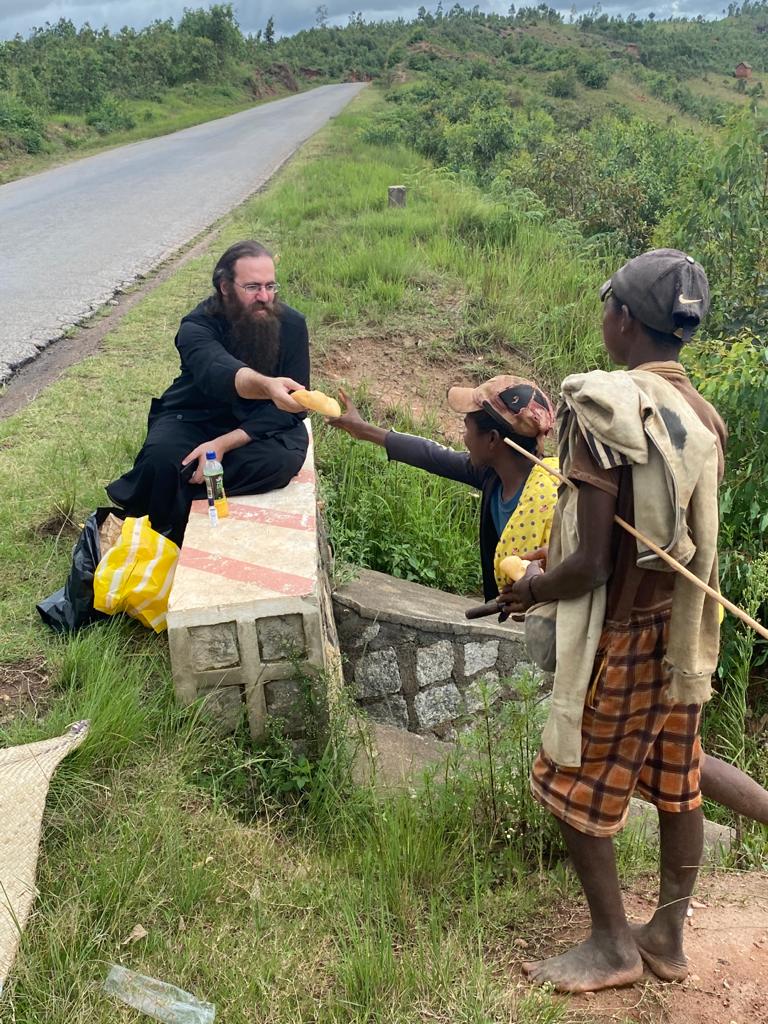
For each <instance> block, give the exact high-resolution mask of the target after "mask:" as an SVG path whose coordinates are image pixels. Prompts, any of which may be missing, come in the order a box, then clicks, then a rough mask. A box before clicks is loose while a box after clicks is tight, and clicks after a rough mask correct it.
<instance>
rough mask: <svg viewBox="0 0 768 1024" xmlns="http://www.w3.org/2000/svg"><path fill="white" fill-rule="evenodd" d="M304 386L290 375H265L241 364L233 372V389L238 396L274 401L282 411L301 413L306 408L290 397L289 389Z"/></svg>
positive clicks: (292, 389)
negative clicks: (234, 372) (235, 371)
mask: <svg viewBox="0 0 768 1024" xmlns="http://www.w3.org/2000/svg"><path fill="white" fill-rule="evenodd" d="M304 387H306V384H302V383H301V382H299V381H295V380H293V379H292V378H291V377H265V376H264V374H263V373H257V372H256V370H251V369H250V368H249V367H247V366H241V367H240V369H239V370H238V371H237V373H236V374H235V391H237V393H238V395H239V396H240V398H257V399H258V398H261V399H267V400H268V401H270V402H274V403H275V405H276V406H277V408H278V409H282V410H283V411H284V412H296V413H299V412H301V413H303V412H306V409H304V408H303V406H301V405H299V403H298V402H296V401H294V399H293V398H291V391H300V390H301V389H302V388H304Z"/></svg>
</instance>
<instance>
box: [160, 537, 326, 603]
mask: <svg viewBox="0 0 768 1024" xmlns="http://www.w3.org/2000/svg"><path fill="white" fill-rule="evenodd" d="M179 565H180V566H184V567H186V568H187V569H197V570H198V572H207V573H210V574H211V575H212V576H221V577H222V578H223V579H227V580H236V581H237V582H238V583H256V584H257V585H258V586H260V587H263V588H264V589H265V590H272V591H274V592H275V593H278V594H285V595H286V596H288V597H301V596H303V595H304V594H308V593H310V591H311V590H312V580H310V579H307V577H306V576H296V575H294V574H293V573H290V572H283V571H282V570H281V569H268V568H267V567H266V566H264V565H253V564H252V563H251V562H241V561H240V560H239V559H237V558H227V557H226V556H224V555H212V554H210V553H209V552H207V551H199V550H198V549H197V548H191V547H189V546H188V545H187V544H185V545H184V546H183V547H182V549H181V555H180V556H179Z"/></svg>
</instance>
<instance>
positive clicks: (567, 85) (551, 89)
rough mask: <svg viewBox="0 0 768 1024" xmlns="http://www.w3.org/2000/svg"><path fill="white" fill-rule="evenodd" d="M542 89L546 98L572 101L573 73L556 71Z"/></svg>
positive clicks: (574, 91)
mask: <svg viewBox="0 0 768 1024" xmlns="http://www.w3.org/2000/svg"><path fill="white" fill-rule="evenodd" d="M544 88H545V91H546V93H547V95H548V96H554V97H555V98H556V99H559V100H563V99H572V98H573V97H574V96H575V95H576V75H575V74H574V73H573V71H558V72H556V73H555V74H554V75H552V76H551V78H549V79H548V80H547V84H546V86H545V87H544Z"/></svg>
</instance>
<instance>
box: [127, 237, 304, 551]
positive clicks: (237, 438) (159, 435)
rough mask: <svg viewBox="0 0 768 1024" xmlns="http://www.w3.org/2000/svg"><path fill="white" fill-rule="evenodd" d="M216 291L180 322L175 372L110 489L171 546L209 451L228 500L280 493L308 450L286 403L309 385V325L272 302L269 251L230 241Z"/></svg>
mask: <svg viewBox="0 0 768 1024" xmlns="http://www.w3.org/2000/svg"><path fill="white" fill-rule="evenodd" d="M213 287H214V293H213V295H211V296H210V297H209V298H207V299H206V300H205V301H204V302H201V303H200V305H199V306H197V307H196V308H195V309H193V310H192V312H191V313H188V314H187V315H186V316H185V317H184V318H183V319H182V321H181V324H180V326H179V331H178V334H177V335H176V339H175V344H176V348H177V349H178V350H179V356H180V359H181V372H180V373H179V375H178V377H177V378H176V379H175V380H174V381H173V383H172V384H171V385H170V387H169V388H168V389H167V390H166V391H165V393H164V394H163V395H162V396H161V397H160V398H153V399H152V404H151V407H150V411H149V420H148V428H147V438H146V441H145V442H144V445H143V446H142V449H141V451H140V452H139V454H138V456H137V457H136V461H135V462H134V465H133V469H131V470H130V471H129V472H127V473H126V474H125V475H124V476H121V477H120V478H119V479H117V480H113V482H112V483H111V484H109V485H108V486H107V494H108V495H109V497H110V499H111V500H112V501H113V502H114V503H115V504H116V505H119V506H120V507H121V508H123V509H124V510H125V512H126V513H127V515H131V516H143V515H148V516H149V521H150V523H151V524H152V527H153V528H154V529H155V530H157V531H158V532H159V533H162V534H164V535H165V536H167V537H169V538H170V539H171V540H173V541H174V542H175V543H177V544H181V542H182V540H183V537H184V530H185V527H186V523H187V518H188V516H189V509H190V505H191V503H192V501H193V499H195V498H197V497H202V496H203V493H204V492H203V489H202V484H203V466H204V464H205V455H206V452H209V451H215V452H216V457H217V459H218V460H219V462H221V463H222V465H223V467H224V484H225V487H226V490H227V493H228V494H230V495H234V494H258V493H261V492H263V491H271V490H275V489H277V488H280V487H285V485H286V484H287V483H288V482H289V480H291V479H292V478H293V477H294V476H295V475H296V474H297V473H298V471H299V470H300V469H301V466H302V464H303V462H304V458H305V456H306V453H307V444H308V437H307V431H306V429H305V427H304V424H303V423H302V422H301V421H302V420H303V419H304V417H305V415H306V413H305V411H304V410H303V409H302V407H301V406H300V405H299V404H298V403H297V402H295V401H294V400H293V399H292V398H291V397H290V393H291V391H295V390H297V389H298V388H304V387H309V339H308V335H307V325H306V321H305V320H304V317H303V316H302V315H301V313H298V312H297V311H296V310H295V309H291V307H290V306H286V305H284V304H283V303H281V302H279V301H278V300H277V297H276V295H277V287H278V286H277V283H276V281H275V264H274V260H273V257H272V254H271V253H270V252H269V251H268V250H267V249H265V248H264V246H263V245H261V244H260V243H258V242H254V241H244V242H237V243H236V244H235V245H232V246H230V248H229V249H227V251H226V252H225V253H224V255H223V256H222V257H221V259H220V260H219V261H218V263H217V264H216V267H215V269H214V271H213Z"/></svg>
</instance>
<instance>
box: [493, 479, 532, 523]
mask: <svg viewBox="0 0 768 1024" xmlns="http://www.w3.org/2000/svg"><path fill="white" fill-rule="evenodd" d="M524 487H525V483H524V482H523V484H522V485H521V486H520V488H519V490H517V491H515V493H514V494H513V495H512V497H511V498H509V499H508V500H507V501H504V499H503V498H502V486H501V480H499V482H498V483H497V484H496V486H495V487H494V489H493V494H492V495H491V515H492V516H493V525H494V526H495V527H496V530H497V532H498V534H499V537H501V535H502V533H504V528H505V526H506V525H507V523H508V522H509V518H510V516H511V515H512V513H513V512H514V511H515V509H516V508H517V505H518V502H519V501H520V497H521V495H522V493H523V488H524Z"/></svg>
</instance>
